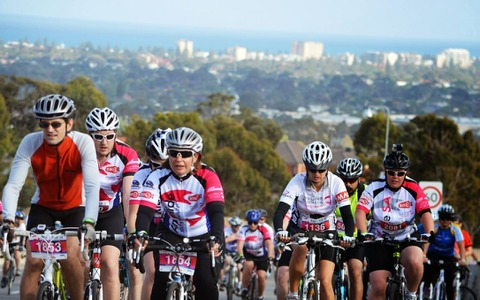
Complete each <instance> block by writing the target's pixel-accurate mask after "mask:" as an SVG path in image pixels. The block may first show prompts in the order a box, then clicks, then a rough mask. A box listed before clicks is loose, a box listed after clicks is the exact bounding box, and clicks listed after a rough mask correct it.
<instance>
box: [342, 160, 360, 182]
mask: <svg viewBox="0 0 480 300" xmlns="http://www.w3.org/2000/svg"><path fill="white" fill-rule="evenodd" d="M362 173H363V165H362V163H361V162H360V160H358V159H357V158H344V159H342V160H341V161H340V162H339V163H338V165H337V175H338V176H340V177H341V178H347V179H350V178H358V177H360V176H362Z"/></svg>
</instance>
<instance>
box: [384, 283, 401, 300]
mask: <svg viewBox="0 0 480 300" xmlns="http://www.w3.org/2000/svg"><path fill="white" fill-rule="evenodd" d="M386 299H387V300H402V299H403V295H402V294H401V288H400V284H399V282H397V281H394V280H389V281H388V283H387V290H386Z"/></svg>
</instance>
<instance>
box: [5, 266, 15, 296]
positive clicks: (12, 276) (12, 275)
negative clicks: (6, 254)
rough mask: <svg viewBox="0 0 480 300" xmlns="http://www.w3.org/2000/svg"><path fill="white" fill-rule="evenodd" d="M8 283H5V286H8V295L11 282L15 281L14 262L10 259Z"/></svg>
mask: <svg viewBox="0 0 480 300" xmlns="http://www.w3.org/2000/svg"><path fill="white" fill-rule="evenodd" d="M7 274H8V277H7V279H8V283H7V287H8V291H7V293H8V295H10V292H11V290H12V286H13V282H14V281H15V263H14V262H13V261H10V267H9V268H8V273H7Z"/></svg>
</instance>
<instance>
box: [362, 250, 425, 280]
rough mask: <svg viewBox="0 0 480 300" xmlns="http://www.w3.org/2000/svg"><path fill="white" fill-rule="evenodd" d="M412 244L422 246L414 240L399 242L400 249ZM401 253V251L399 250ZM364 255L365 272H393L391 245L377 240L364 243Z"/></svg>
mask: <svg viewBox="0 0 480 300" xmlns="http://www.w3.org/2000/svg"><path fill="white" fill-rule="evenodd" d="M409 246H414V247H419V248H420V249H423V248H422V244H420V243H416V242H404V243H401V244H400V249H401V250H400V251H403V249H405V248H406V247H409ZM400 253H401V252H400ZM365 257H366V258H367V263H368V265H367V272H368V273H370V272H373V271H378V270H387V271H390V272H393V267H394V259H393V246H391V245H386V244H382V243H379V242H374V243H367V244H365Z"/></svg>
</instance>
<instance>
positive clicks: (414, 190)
mask: <svg viewBox="0 0 480 300" xmlns="http://www.w3.org/2000/svg"><path fill="white" fill-rule="evenodd" d="M402 150H403V147H402V145H400V144H394V145H393V151H392V152H391V153H390V154H388V155H387V156H385V159H384V160H383V166H384V168H385V169H384V170H385V174H386V175H385V176H386V177H385V178H381V179H378V180H376V181H373V182H372V183H371V184H370V185H369V186H368V187H367V188H366V189H365V191H364V192H363V193H362V196H361V197H360V200H359V201H358V204H357V209H356V211H355V218H356V224H357V227H358V230H359V231H360V232H361V233H366V232H370V233H372V234H373V235H374V236H375V238H381V237H383V236H384V235H388V236H389V237H391V238H394V239H396V240H404V239H406V238H407V237H408V236H409V235H412V234H413V233H414V232H415V230H416V225H415V216H416V215H418V217H419V218H420V220H421V223H422V224H423V228H424V229H425V232H427V233H429V232H431V231H432V230H433V218H432V214H431V212H430V205H429V203H428V198H427V196H425V193H424V192H423V190H422V188H421V187H420V186H419V185H418V184H417V182H416V181H414V180H413V179H411V178H409V177H407V170H408V168H409V167H410V160H409V158H408V156H407V155H406V154H405V153H403V151H402ZM370 212H371V213H372V219H371V221H370V226H369V228H368V231H367V225H366V216H367V214H368V213H370ZM401 246H402V252H401V261H400V262H401V264H402V265H403V266H404V267H405V277H406V279H407V293H406V299H416V291H417V289H418V286H419V284H420V281H421V279H422V274H423V254H424V252H425V253H426V247H425V249H423V248H422V245H421V244H419V243H416V242H409V241H405V242H404V243H402V245H401ZM393 251H394V249H393V246H390V245H386V244H382V243H377V242H375V243H368V244H366V245H365V256H366V258H367V262H368V267H367V272H368V273H369V274H370V283H371V286H372V290H371V292H370V295H369V297H368V299H384V298H385V290H386V288H387V280H386V279H387V277H388V276H391V270H392V269H393V265H394V261H393Z"/></svg>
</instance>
